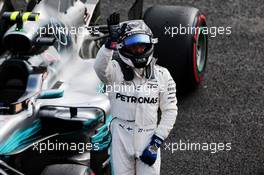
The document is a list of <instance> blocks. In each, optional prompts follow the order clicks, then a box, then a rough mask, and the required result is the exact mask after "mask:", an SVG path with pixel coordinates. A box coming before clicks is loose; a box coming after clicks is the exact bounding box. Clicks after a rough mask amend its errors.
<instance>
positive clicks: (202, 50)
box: [196, 27, 207, 73]
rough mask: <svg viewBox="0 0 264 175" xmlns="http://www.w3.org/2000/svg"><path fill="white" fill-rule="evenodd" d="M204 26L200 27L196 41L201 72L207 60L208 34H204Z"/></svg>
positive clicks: (197, 58)
mask: <svg viewBox="0 0 264 175" xmlns="http://www.w3.org/2000/svg"><path fill="white" fill-rule="evenodd" d="M203 31H204V29H203V27H201V28H200V33H199V35H198V40H197V43H196V65H197V70H198V72H199V73H202V72H203V70H204V67H205V62H206V45H207V43H206V35H204V34H203Z"/></svg>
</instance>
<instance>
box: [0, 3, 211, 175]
mask: <svg viewBox="0 0 264 175" xmlns="http://www.w3.org/2000/svg"><path fill="white" fill-rule="evenodd" d="M14 2H17V1H12V0H11V1H9V0H8V1H3V0H0V14H1V16H2V18H1V20H0V24H1V25H0V38H1V40H2V42H1V45H0V47H1V49H0V54H1V55H0V174H4V175H13V174H15V175H22V174H26V175H36V174H42V175H52V174H56V175H84V174H93V173H95V174H97V175H100V174H111V166H110V165H111V164H110V158H109V157H110V156H109V151H108V150H109V145H110V142H111V135H110V132H109V127H108V126H109V123H110V121H111V114H110V113H109V111H110V103H109V100H108V98H107V94H105V93H104V85H103V84H102V83H101V82H100V81H99V79H98V78H97V76H96V74H95V72H94V70H93V63H94V58H95V56H96V53H97V51H98V49H99V48H100V47H101V45H102V43H104V40H105V38H106V37H107V35H108V29H107V26H106V25H97V21H98V18H99V16H100V0H31V1H25V2H26V3H24V4H23V3H22V4H16V5H15V4H14ZM21 2H22V1H21ZM142 9H143V0H136V2H135V3H134V4H133V6H132V8H131V9H130V10H129V12H128V19H129V20H132V19H144V20H145V22H146V23H147V24H148V25H149V26H150V28H151V29H152V31H153V33H154V35H155V36H156V37H158V38H159V44H158V45H156V46H155V47H156V48H155V56H156V57H158V58H159V61H158V64H160V65H162V66H165V67H167V68H168V69H169V70H170V71H171V74H172V76H173V78H174V79H175V80H176V83H177V86H178V90H179V91H185V90H187V89H193V88H195V87H197V86H198V85H199V84H200V82H201V80H202V79H203V76H204V72H205V66H206V60H207V35H206V34H204V33H203V32H196V33H192V34H185V35H175V36H174V35H172V32H174V33H173V34H175V31H174V30H175V29H176V27H178V26H179V25H181V26H186V27H187V26H192V27H193V29H192V30H195V31H196V30H198V31H200V30H203V27H206V21H205V17H204V16H203V15H202V14H201V13H200V12H199V10H198V9H196V8H191V7H179V6H154V7H151V8H149V9H147V11H146V12H145V14H144V15H143V10H142ZM171 29H173V30H171ZM168 32H169V33H168Z"/></svg>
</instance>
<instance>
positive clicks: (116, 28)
mask: <svg viewBox="0 0 264 175" xmlns="http://www.w3.org/2000/svg"><path fill="white" fill-rule="evenodd" d="M119 23H120V15H119V13H113V14H111V15H110V17H109V18H108V19H107V26H108V30H109V38H108V39H107V41H106V43H105V47H106V48H108V49H112V50H115V49H116V44H117V42H118V40H119V38H120V37H121V36H122V35H124V33H125V29H126V26H127V25H126V24H124V25H122V27H120V24H119Z"/></svg>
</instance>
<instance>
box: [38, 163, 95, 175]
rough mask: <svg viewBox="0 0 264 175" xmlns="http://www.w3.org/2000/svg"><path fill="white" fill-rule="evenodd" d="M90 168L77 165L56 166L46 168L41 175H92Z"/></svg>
mask: <svg viewBox="0 0 264 175" xmlns="http://www.w3.org/2000/svg"><path fill="white" fill-rule="evenodd" d="M92 174H93V172H92V171H91V170H90V168H89V167H87V166H84V165H77V164H55V165H50V166H48V167H46V168H45V169H44V170H43V172H42V173H41V175H92Z"/></svg>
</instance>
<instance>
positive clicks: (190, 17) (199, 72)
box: [144, 6, 208, 92]
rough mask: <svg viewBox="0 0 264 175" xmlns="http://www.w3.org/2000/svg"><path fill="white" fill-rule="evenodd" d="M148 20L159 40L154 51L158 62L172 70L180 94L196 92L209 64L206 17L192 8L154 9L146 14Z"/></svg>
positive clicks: (170, 7) (161, 7)
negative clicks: (207, 63) (194, 90)
mask: <svg viewBox="0 0 264 175" xmlns="http://www.w3.org/2000/svg"><path fill="white" fill-rule="evenodd" d="M144 21H145V22H146V24H147V25H148V26H149V27H150V28H151V30H152V32H153V34H154V37H157V38H158V39H159V42H158V44H157V45H156V46H155V51H154V56H155V57H157V58H158V62H157V63H158V64H159V65H161V66H164V67H166V68H168V70H169V71H170V73H171V75H172V77H173V78H174V80H175V81H176V84H177V90H178V92H187V91H190V90H193V89H195V88H196V87H197V86H198V85H199V84H200V83H201V81H202V80H203V78H204V73H205V68H206V62H207V46H208V39H207V32H206V31H205V29H207V28H206V19H205V16H204V15H202V14H201V13H200V12H199V10H198V9H196V8H192V7H181V6H153V7H150V8H149V9H147V11H146V12H145V15H144ZM207 31H208V30H207Z"/></svg>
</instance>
